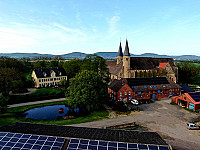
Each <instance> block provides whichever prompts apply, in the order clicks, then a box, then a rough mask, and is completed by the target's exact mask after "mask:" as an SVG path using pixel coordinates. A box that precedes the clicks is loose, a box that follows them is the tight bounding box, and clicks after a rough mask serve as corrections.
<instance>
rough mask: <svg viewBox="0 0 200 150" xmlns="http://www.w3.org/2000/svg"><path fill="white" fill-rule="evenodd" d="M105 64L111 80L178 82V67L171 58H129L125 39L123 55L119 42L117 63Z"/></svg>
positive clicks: (108, 62)
mask: <svg viewBox="0 0 200 150" xmlns="http://www.w3.org/2000/svg"><path fill="white" fill-rule="evenodd" d="M106 64H107V66H108V69H109V72H110V74H111V79H112V80H114V79H118V80H120V79H121V78H152V77H167V78H169V79H170V80H171V81H173V82H175V83H176V82H177V81H178V67H177V66H176V64H175V62H174V60H173V58H152V57H131V56H130V53H129V46H128V40H127V39H126V44H125V50H124V53H122V46H121V42H120V44H119V50H118V56H117V61H106Z"/></svg>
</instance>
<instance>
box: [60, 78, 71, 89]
mask: <svg viewBox="0 0 200 150" xmlns="http://www.w3.org/2000/svg"><path fill="white" fill-rule="evenodd" d="M68 87H69V80H65V79H62V80H60V81H59V88H60V89H61V90H62V91H64V92H66V90H67V88H68Z"/></svg>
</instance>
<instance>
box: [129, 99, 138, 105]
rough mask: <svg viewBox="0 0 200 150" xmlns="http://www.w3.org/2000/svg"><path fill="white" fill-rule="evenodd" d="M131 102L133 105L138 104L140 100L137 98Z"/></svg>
mask: <svg viewBox="0 0 200 150" xmlns="http://www.w3.org/2000/svg"><path fill="white" fill-rule="evenodd" d="M131 103H132V104H133V105H138V104H139V102H138V100H136V99H133V100H131Z"/></svg>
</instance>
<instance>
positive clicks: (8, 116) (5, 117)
mask: <svg viewBox="0 0 200 150" xmlns="http://www.w3.org/2000/svg"><path fill="white" fill-rule="evenodd" d="M62 104H67V101H66V100H65V101H59V102H50V103H43V104H35V105H28V106H21V107H15V108H9V109H8V110H7V112H6V113H3V114H0V126H3V125H8V124H12V123H16V122H28V123H41V124H54V125H69V124H79V123H84V122H91V121H96V120H102V119H106V118H108V115H109V113H108V111H107V110H101V111H95V112H92V113H90V114H89V115H88V116H84V117H78V118H75V119H67V120H50V121H41V120H32V119H26V118H25V117H23V116H22V115H21V114H22V113H23V112H25V111H26V110H28V109H31V108H35V107H43V106H47V105H62Z"/></svg>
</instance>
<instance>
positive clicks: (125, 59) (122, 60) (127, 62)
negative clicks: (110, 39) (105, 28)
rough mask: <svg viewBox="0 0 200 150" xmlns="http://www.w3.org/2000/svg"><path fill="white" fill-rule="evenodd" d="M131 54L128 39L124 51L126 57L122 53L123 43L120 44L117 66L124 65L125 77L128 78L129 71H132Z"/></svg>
mask: <svg viewBox="0 0 200 150" xmlns="http://www.w3.org/2000/svg"><path fill="white" fill-rule="evenodd" d="M130 57H131V56H130V53H129V46H128V40H127V39H126V45H125V50H124V55H123V53H122V45H121V42H120V44H119V50H118V56H117V64H120V63H123V67H124V77H125V78H128V77H129V76H128V74H127V73H128V71H129V70H130Z"/></svg>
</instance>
